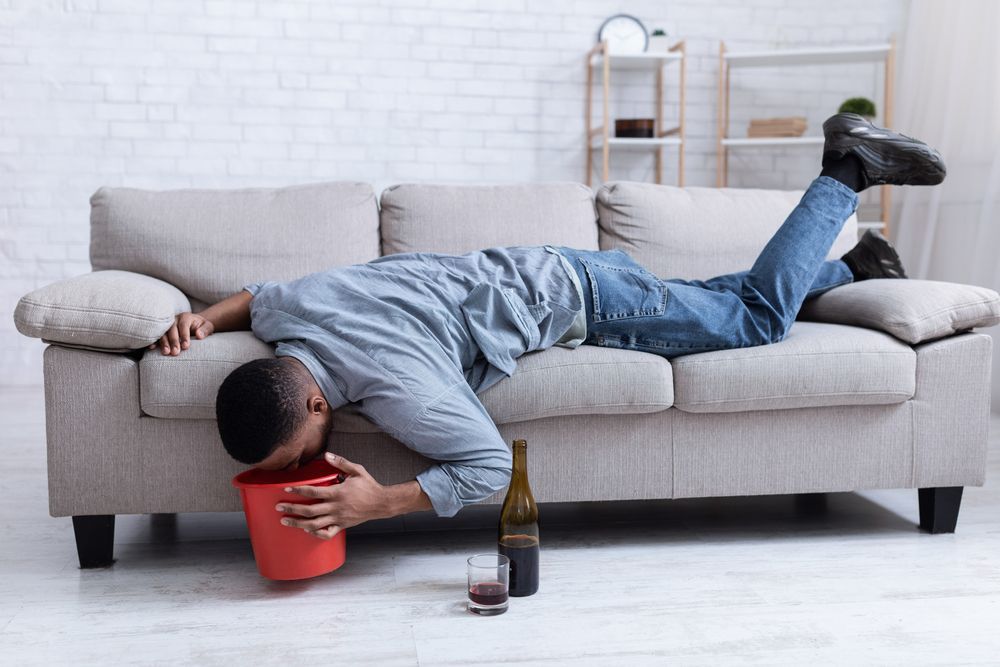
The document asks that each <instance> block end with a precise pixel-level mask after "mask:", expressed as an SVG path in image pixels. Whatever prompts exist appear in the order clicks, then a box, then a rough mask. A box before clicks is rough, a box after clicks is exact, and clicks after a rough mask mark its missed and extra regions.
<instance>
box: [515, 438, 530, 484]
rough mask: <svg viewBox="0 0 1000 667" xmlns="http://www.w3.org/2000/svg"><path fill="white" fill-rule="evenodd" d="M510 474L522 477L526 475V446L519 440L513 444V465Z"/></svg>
mask: <svg viewBox="0 0 1000 667" xmlns="http://www.w3.org/2000/svg"><path fill="white" fill-rule="evenodd" d="M511 474H512V475H514V476H523V477H527V475H528V448H527V446H526V445H525V444H522V443H520V442H518V443H515V444H514V465H513V466H512V468H511Z"/></svg>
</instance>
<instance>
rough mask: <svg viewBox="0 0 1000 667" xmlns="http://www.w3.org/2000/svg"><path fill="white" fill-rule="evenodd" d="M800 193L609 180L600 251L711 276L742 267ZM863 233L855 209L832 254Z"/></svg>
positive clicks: (685, 274) (655, 267) (661, 269)
mask: <svg viewBox="0 0 1000 667" xmlns="http://www.w3.org/2000/svg"><path fill="white" fill-rule="evenodd" d="M802 193H803V190H759V189H745V188H703V187H687V188H679V187H676V186H671V185H656V184H651V183H633V182H623V181H619V182H612V183H606V184H605V185H603V186H602V187H601V188H600V189H599V190H598V191H597V210H598V213H599V216H600V217H599V221H598V224H599V225H600V244H601V249H602V250H611V249H615V248H617V249H621V250H624V251H625V252H627V253H628V254H629V255H631V256H632V257H633V258H634V259H635V260H636V261H637V262H639V263H640V264H642V265H643V266H644V267H646V268H647V269H649V270H650V271H652V272H653V273H655V274H656V275H657V276H659V277H660V278H664V279H669V278H683V279H685V280H705V279H706V278H712V277H714V276H719V275H723V274H726V273H733V272H736V271H743V270H745V269H749V268H750V267H751V265H753V262H754V260H755V259H757V255H758V254H760V251H761V250H762V249H763V248H764V245H765V244H766V243H767V241H768V240H769V239H770V238H771V236H772V235H773V234H774V232H775V231H776V230H777V229H778V227H780V226H781V223H782V222H784V220H785V218H786V217H788V214H789V213H791V211H792V209H793V208H795V205H796V204H798V202H799V199H800V198H801V197H802ZM857 238H858V237H857V216H856V215H851V217H850V218H849V219H848V220H847V222H846V224H844V228H843V230H841V233H840V236H838V237H837V240H836V241H835V242H834V244H833V248H832V249H831V250H830V253H829V255H828V258H830V259H836V258H839V257H840V256H841V255H843V254H844V253H845V252H847V251H848V250H849V249H850V248H851V247H853V246H854V244H855V243H857Z"/></svg>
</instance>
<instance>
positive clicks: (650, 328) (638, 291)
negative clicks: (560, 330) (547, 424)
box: [559, 176, 858, 358]
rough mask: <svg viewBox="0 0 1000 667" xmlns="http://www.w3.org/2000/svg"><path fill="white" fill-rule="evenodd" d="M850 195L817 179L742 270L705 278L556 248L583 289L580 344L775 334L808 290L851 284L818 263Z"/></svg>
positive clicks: (703, 341) (748, 339) (758, 338)
mask: <svg viewBox="0 0 1000 667" xmlns="http://www.w3.org/2000/svg"><path fill="white" fill-rule="evenodd" d="M857 201H858V197H857V195H856V194H855V193H854V191H853V190H851V189H850V188H849V187H847V186H845V185H844V184H843V183H840V182H838V181H836V180H834V179H833V178H830V177H828V176H819V177H817V178H816V179H815V180H814V181H813V183H812V184H811V185H810V186H809V188H808V189H807V190H806V192H805V194H803V196H802V199H801V201H800V202H799V204H798V205H797V206H796V207H795V208H794V209H793V210H792V212H791V213H790V214H789V216H788V217H787V218H786V219H785V221H784V222H783V223H782V225H781V227H780V228H779V229H778V230H777V232H775V234H774V236H772V237H771V240H770V241H768V243H767V245H766V246H765V247H764V250H763V251H762V252H761V254H760V256H759V257H758V258H757V261H756V262H755V263H754V265H753V267H752V268H751V269H750V270H749V271H743V272H740V273H737V274H729V275H728V276H718V277H717V278H714V279H711V280H708V281H685V280H678V279H671V280H661V279H658V278H657V277H656V276H654V275H652V274H651V273H649V272H648V271H647V270H645V269H643V268H642V267H640V266H639V265H637V264H636V263H635V261H634V260H632V259H631V258H630V257H628V255H626V254H624V253H620V252H616V251H599V252H596V253H595V252H594V251H579V250H573V249H569V248H559V249H560V250H561V251H564V253H565V254H568V255H569V256H570V257H571V258H577V260H578V261H577V262H575V263H574V265H575V266H576V268H577V272H578V274H579V275H580V278H581V281H588V282H589V284H590V287H591V294H590V295H588V296H589V297H590V298H587V299H585V302H586V304H585V306H586V311H587V338H586V340H585V341H584V342H585V343H588V344H592V345H599V346H604V347H621V348H626V349H637V350H643V351H649V352H654V353H656V354H660V355H661V356H665V357H668V358H671V357H674V356H679V355H681V354H691V353H693V352H704V351H709V350H719V349H729V348H738V347H750V346H755V345H763V344H766V343H772V342H775V341H777V340H781V338H783V337H784V335H785V333H786V331H787V328H788V326H790V324H791V322H792V321H793V320H794V319H795V315H796V314H797V313H798V310H799V306H801V304H802V301H803V300H804V299H805V297H806V295H807V294H808V293H809V292H810V291H815V292H816V293H818V292H819V291H823V290H826V289H829V288H831V287H834V286H836V285H840V284H844V283H847V282H850V281H851V272H850V269H849V268H848V267H847V265H846V264H845V263H844V262H842V261H832V262H826V261H825V259H826V255H827V253H829V251H830V248H831V247H832V245H833V242H834V240H835V239H836V238H837V235H838V234H839V233H840V230H841V228H842V227H843V225H844V222H846V221H847V219H848V218H849V217H850V216H851V214H852V213H853V212H854V209H855V207H856V206H857ZM580 262H582V264H581V263H580ZM584 267H586V269H584ZM595 283H596V285H595ZM581 284H588V283H587V282H582V283H581ZM664 291H665V295H664ZM622 314H624V316H622Z"/></svg>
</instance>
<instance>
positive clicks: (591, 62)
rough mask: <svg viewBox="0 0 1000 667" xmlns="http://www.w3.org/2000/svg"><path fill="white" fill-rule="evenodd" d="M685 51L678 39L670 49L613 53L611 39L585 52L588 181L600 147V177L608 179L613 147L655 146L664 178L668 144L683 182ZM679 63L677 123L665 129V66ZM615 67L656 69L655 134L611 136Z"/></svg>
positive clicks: (658, 174)
mask: <svg viewBox="0 0 1000 667" xmlns="http://www.w3.org/2000/svg"><path fill="white" fill-rule="evenodd" d="M686 58H687V56H686V51H685V46H684V42H683V41H681V42H677V43H676V44H674V45H673V46H671V47H670V49H669V50H667V51H661V52H656V53H636V54H614V53H610V52H609V51H608V43H607V42H600V43H598V44H597V45H596V46H594V48H592V49H591V50H590V51H589V52H588V53H587V56H586V65H587V91H586V99H587V105H586V107H585V110H584V124H585V126H586V131H585V133H584V146H585V148H586V151H585V152H586V154H587V177H586V183H587V185H590V184H591V180H592V179H593V172H594V166H595V156H594V154H593V153H594V151H600V152H601V156H600V162H598V163H597V164H599V165H600V169H601V171H600V173H601V180H602V181H607V180H608V179H609V177H610V160H609V157H610V155H611V151H612V149H614V150H652V151H653V152H654V157H655V160H656V166H655V169H654V171H655V174H656V182H657V183H662V182H663V149H664V148H667V147H677V185H679V186H683V185H684V91H685V63H686ZM673 63H677V64H678V65H679V74H680V80H679V84H678V88H679V95H678V98H679V99H678V107H679V109H678V119H677V127H672V128H670V129H664V127H663V122H664V119H663V98H664V96H663V89H664V86H663V79H664V75H663V72H664V69H666V66H667V65H670V64H673ZM613 69H645V70H649V71H651V72H653V73H655V86H656V87H655V91H656V102H655V105H656V106H655V121H654V124H653V134H654V135H655V136H654V137H651V138H648V139H638V138H635V139H633V138H626V137H613V136H611V132H612V128H613V125H614V122H613V121H612V119H611V114H610V97H611V71H612V70H613ZM595 71H596V72H599V73H600V77H599V79H600V85H601V89H602V90H601V92H602V98H601V119H602V120H601V122H600V124H598V125H596V126H595V124H594V122H593V106H594V105H593V99H592V94H593V87H594V80H595V79H597V78H598V77H596V76H595Z"/></svg>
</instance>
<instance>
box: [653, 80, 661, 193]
mask: <svg viewBox="0 0 1000 667" xmlns="http://www.w3.org/2000/svg"><path fill="white" fill-rule="evenodd" d="M663 65H664V63H657V65H656V121H655V122H654V123H653V136H654V137H657V138H659V137H662V136H663V134H662V133H663ZM656 183H657V184H658V185H662V184H663V144H660V145H659V146H657V147H656Z"/></svg>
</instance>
